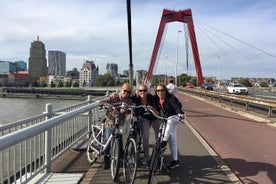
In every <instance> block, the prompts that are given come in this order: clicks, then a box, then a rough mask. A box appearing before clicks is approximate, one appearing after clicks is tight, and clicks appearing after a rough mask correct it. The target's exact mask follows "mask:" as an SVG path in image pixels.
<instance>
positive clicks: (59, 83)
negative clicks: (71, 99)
mask: <svg viewBox="0 0 276 184" xmlns="http://www.w3.org/2000/svg"><path fill="white" fill-rule="evenodd" d="M58 87H59V88H62V87H63V82H62V81H61V80H60V81H58Z"/></svg>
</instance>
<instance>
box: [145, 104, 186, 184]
mask: <svg viewBox="0 0 276 184" xmlns="http://www.w3.org/2000/svg"><path fill="white" fill-rule="evenodd" d="M147 110H149V111H150V112H151V113H152V114H153V116H155V117H156V118H158V119H160V120H161V124H160V127H159V131H158V137H157V140H156V143H155V144H154V145H153V150H152V154H151V160H150V167H149V178H148V184H152V182H153V178H154V175H155V173H156V172H157V171H161V170H162V169H165V170H166V171H167V173H168V174H169V170H168V168H167V167H166V165H165V164H164V155H163V153H164V151H165V149H164V148H162V146H161V142H162V140H163V138H164V134H165V130H166V126H167V121H168V120H169V119H171V118H177V117H175V116H170V117H168V118H167V117H163V116H158V115H157V114H155V113H154V112H153V111H152V110H151V109H147ZM177 120H178V121H181V122H184V120H185V119H180V118H177Z"/></svg>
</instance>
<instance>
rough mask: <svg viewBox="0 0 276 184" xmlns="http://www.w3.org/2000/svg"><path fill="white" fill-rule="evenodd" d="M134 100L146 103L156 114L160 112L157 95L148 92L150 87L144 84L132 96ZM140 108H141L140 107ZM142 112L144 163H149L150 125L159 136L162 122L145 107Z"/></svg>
mask: <svg viewBox="0 0 276 184" xmlns="http://www.w3.org/2000/svg"><path fill="white" fill-rule="evenodd" d="M132 100H133V102H134V103H135V104H136V105H137V106H139V105H146V106H147V108H150V109H151V110H153V111H154V112H155V113H156V114H159V109H158V104H157V103H156V102H157V101H156V100H155V97H154V96H153V95H152V94H150V93H149V92H148V87H147V86H146V85H144V84H141V85H139V87H138V90H137V95H135V96H133V97H132ZM139 110H140V109H139ZM140 114H141V115H142V117H141V122H142V123H141V126H142V137H143V149H144V151H145V160H144V161H143V162H142V163H143V164H148V162H149V133H150V127H151V126H152V127H153V130H154V133H155V136H156V137H157V134H158V129H159V126H160V122H159V120H158V119H157V118H155V117H154V116H153V115H152V114H150V113H148V112H146V111H145V109H144V108H141V110H140Z"/></svg>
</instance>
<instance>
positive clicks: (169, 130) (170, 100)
mask: <svg viewBox="0 0 276 184" xmlns="http://www.w3.org/2000/svg"><path fill="white" fill-rule="evenodd" d="M156 95H157V102H158V104H159V106H160V109H161V111H160V113H161V115H165V116H166V117H172V118H170V119H169V120H168V121H167V127H166V130H165V134H164V138H163V140H162V143H161V147H162V148H165V147H166V145H167V141H168V140H169V141H170V148H171V152H172V157H173V161H172V162H171V164H170V168H171V169H174V168H177V167H179V162H178V152H177V135H176V132H177V131H176V124H179V123H180V122H181V121H179V118H181V119H184V118H185V114H184V112H183V110H182V109H181V108H180V107H179V106H178V105H177V102H178V100H177V99H176V97H175V96H174V95H172V94H170V92H168V89H167V88H166V85H165V84H158V85H157V86H156Z"/></svg>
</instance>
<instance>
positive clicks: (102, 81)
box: [95, 73, 115, 87]
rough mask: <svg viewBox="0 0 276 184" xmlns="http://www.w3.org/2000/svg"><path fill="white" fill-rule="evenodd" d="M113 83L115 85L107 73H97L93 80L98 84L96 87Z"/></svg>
mask: <svg viewBox="0 0 276 184" xmlns="http://www.w3.org/2000/svg"><path fill="white" fill-rule="evenodd" d="M114 85H115V80H114V79H113V77H112V76H111V75H110V74H109V73H106V74H104V75H98V77H97V78H96V80H95V86H98V87H104V86H114Z"/></svg>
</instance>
